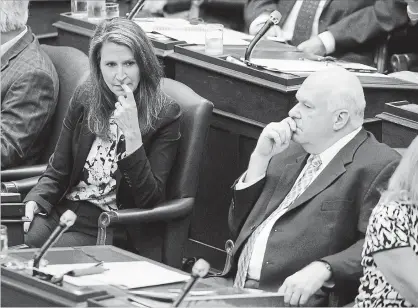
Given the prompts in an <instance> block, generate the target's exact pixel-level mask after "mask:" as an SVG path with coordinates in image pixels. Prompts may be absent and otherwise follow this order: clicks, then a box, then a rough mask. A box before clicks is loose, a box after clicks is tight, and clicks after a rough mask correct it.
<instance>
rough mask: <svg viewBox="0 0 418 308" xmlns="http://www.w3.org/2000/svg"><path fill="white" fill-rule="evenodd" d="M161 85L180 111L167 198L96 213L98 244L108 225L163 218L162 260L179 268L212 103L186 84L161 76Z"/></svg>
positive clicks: (156, 220)
mask: <svg viewBox="0 0 418 308" xmlns="http://www.w3.org/2000/svg"><path fill="white" fill-rule="evenodd" d="M162 89H163V91H164V92H165V93H166V94H167V95H168V96H170V97H171V98H172V99H173V100H175V101H176V102H177V103H178V104H179V105H180V107H181V109H182V111H183V117H182V127H181V139H180V145H179V150H178V154H177V157H176V160H175V163H174V166H173V169H172V170H171V173H170V176H169V179H168V182H167V191H166V194H167V201H166V202H164V203H162V204H160V205H159V206H158V207H156V208H153V209H146V210H144V209H126V210H119V211H110V212H103V213H102V214H101V215H100V217H99V235H98V241H97V244H98V245H104V244H105V242H106V228H107V227H112V226H114V225H117V224H119V225H120V224H122V225H129V224H132V225H133V224H135V225H137V224H141V223H150V222H165V225H166V228H165V236H164V239H163V247H162V261H163V263H165V264H168V265H170V266H173V267H177V268H179V267H180V266H181V261H182V255H183V247H184V245H185V243H186V240H187V236H188V230H189V225H190V214H191V212H192V209H193V206H194V202H195V197H196V192H197V183H198V177H199V170H200V168H199V167H200V165H201V161H202V157H203V149H204V144H205V141H206V135H207V131H208V128H209V122H210V117H211V114H212V109H213V105H212V103H211V102H209V101H207V100H206V99H204V98H202V97H200V96H199V95H198V94H196V93H195V92H194V91H193V90H192V89H190V88H189V87H188V86H186V85H184V84H182V83H180V82H178V81H175V80H172V79H167V78H166V79H164V80H163V83H162ZM102 228H103V229H102Z"/></svg>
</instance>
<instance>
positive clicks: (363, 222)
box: [322, 161, 399, 288]
mask: <svg viewBox="0 0 418 308" xmlns="http://www.w3.org/2000/svg"><path fill="white" fill-rule="evenodd" d="M398 163H399V161H393V162H391V163H389V164H387V165H386V166H385V167H384V168H383V169H382V170H381V171H380V172H379V173H378V174H377V176H376V178H375V179H374V181H373V182H372V183H371V185H370V187H369V188H368V190H367V191H366V194H365V196H364V198H363V204H361V206H360V207H359V220H358V224H357V228H358V231H359V234H360V240H358V241H357V242H356V243H354V244H353V245H352V246H350V247H349V248H347V249H345V250H343V251H341V252H339V253H337V254H334V255H331V256H327V257H325V258H323V259H322V260H324V261H326V262H328V263H329V264H330V265H331V268H332V272H333V277H332V278H333V280H334V281H335V285H336V287H337V288H338V287H342V288H344V283H346V282H347V281H354V282H358V280H359V279H360V277H361V276H362V274H363V268H362V266H361V254H362V250H363V243H364V236H365V233H366V229H367V225H368V223H369V218H370V215H371V213H372V210H373V208H374V207H375V206H376V205H377V203H378V202H379V199H380V191H382V190H384V189H385V188H386V186H387V182H388V181H389V178H390V177H391V175H392V173H393V171H394V170H395V168H396V166H397V164H398Z"/></svg>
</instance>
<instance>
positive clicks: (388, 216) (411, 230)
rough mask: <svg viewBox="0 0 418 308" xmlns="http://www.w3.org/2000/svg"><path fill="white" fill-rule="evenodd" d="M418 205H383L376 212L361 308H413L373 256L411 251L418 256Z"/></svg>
mask: <svg viewBox="0 0 418 308" xmlns="http://www.w3.org/2000/svg"><path fill="white" fill-rule="evenodd" d="M417 241H418V205H417V204H410V203H400V202H396V201H392V202H388V203H384V202H381V203H379V204H378V205H377V206H376V207H375V208H374V210H373V212H372V215H371V217H370V221H369V225H368V227H367V233H366V238H365V242H364V246H363V254H362V257H363V259H362V265H363V277H362V278H361V279H360V287H359V294H358V295H357V298H356V306H357V307H411V306H412V304H411V303H410V302H408V301H407V300H406V299H404V298H403V297H402V295H401V294H399V292H398V291H397V290H395V289H394V288H393V287H392V286H391V285H390V284H389V282H388V281H386V279H385V277H384V276H383V274H382V273H381V272H380V271H379V269H378V268H377V267H376V263H375V262H374V259H373V253H375V252H378V251H382V250H388V249H393V248H400V247H407V246H409V247H411V248H412V249H413V251H415V253H416V254H418V242H417Z"/></svg>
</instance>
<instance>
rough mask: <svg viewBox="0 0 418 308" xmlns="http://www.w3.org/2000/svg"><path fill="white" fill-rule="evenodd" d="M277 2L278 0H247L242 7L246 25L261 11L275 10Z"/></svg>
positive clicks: (269, 11)
mask: <svg viewBox="0 0 418 308" xmlns="http://www.w3.org/2000/svg"><path fill="white" fill-rule="evenodd" d="M281 1H286V0H281ZM278 2H279V0H248V1H247V4H246V5H245V8H244V20H245V24H246V25H247V27H249V26H250V24H251V23H252V22H253V20H254V19H256V18H257V17H258V16H260V15H261V14H262V13H264V12H267V13H271V12H273V11H274V10H277V3H278Z"/></svg>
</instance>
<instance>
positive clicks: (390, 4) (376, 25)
mask: <svg viewBox="0 0 418 308" xmlns="http://www.w3.org/2000/svg"><path fill="white" fill-rule="evenodd" d="M408 22H409V20H408V14H407V10H406V4H405V2H404V0H376V2H375V4H374V5H371V6H367V7H364V8H362V9H360V10H358V11H356V12H354V13H352V14H350V15H348V16H346V17H345V18H343V19H341V20H339V21H338V22H336V23H335V24H333V25H331V26H329V27H328V30H329V31H330V32H331V33H332V35H333V36H334V38H335V46H336V51H343V50H345V49H348V48H353V47H355V46H357V45H360V44H363V43H365V42H367V41H369V40H371V39H374V38H378V37H383V36H384V35H386V34H387V33H388V32H390V31H392V30H394V29H396V28H398V27H401V26H403V25H407V24H408Z"/></svg>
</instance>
